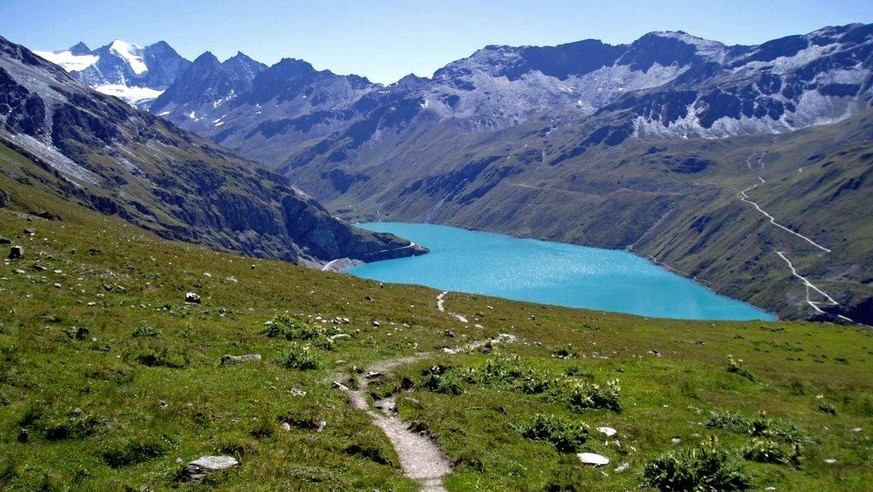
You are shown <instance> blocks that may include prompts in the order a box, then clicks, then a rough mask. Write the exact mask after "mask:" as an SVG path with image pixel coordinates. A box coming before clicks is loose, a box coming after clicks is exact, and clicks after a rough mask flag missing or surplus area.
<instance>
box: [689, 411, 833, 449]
mask: <svg viewBox="0 0 873 492" xmlns="http://www.w3.org/2000/svg"><path fill="white" fill-rule="evenodd" d="M706 427H708V428H710V429H725V430H729V431H731V432H736V433H738V434H746V435H748V436H751V437H764V438H769V439H776V440H779V441H783V442H788V443H795V442H797V443H813V442H815V441H816V440H815V438H813V437H812V436H810V435H809V434H807V433H806V432H804V431H803V430H802V429H800V428H799V427H797V426H796V425H794V424H793V423H791V422H789V421H787V420H782V419H772V418H769V417H766V416H765V415H764V414H761V415H759V416H758V417H756V418H753V419H750V418H748V417H744V416H742V415H736V414H732V413H729V412H724V413H719V412H712V413H711V415H710V417H709V420H708V421H707V422H706Z"/></svg>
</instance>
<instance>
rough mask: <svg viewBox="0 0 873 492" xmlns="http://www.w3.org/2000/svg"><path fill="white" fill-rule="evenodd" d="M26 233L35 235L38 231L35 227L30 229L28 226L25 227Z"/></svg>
mask: <svg viewBox="0 0 873 492" xmlns="http://www.w3.org/2000/svg"><path fill="white" fill-rule="evenodd" d="M24 233H25V234H27V235H28V236H33V235H34V234H36V231H35V230H33V229H30V228H27V229H24Z"/></svg>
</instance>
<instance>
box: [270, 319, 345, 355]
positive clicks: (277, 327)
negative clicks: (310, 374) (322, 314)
mask: <svg viewBox="0 0 873 492" xmlns="http://www.w3.org/2000/svg"><path fill="white" fill-rule="evenodd" d="M265 325H266V328H265V329H264V334H265V335H266V336H267V337H268V338H284V339H285V340H291V341H293V340H301V341H305V342H308V343H310V344H311V345H312V346H314V347H315V348H319V349H326V350H330V349H332V348H333V343H334V342H333V339H332V338H331V335H336V334H337V333H339V331H338V330H336V329H335V328H334V327H328V326H320V325H318V324H315V323H309V322H306V321H301V320H299V319H296V318H292V317H290V316H288V315H285V314H279V315H276V316H275V317H274V318H273V319H272V320H271V321H267V322H266V323H265Z"/></svg>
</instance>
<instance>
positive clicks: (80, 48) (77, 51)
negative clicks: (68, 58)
mask: <svg viewBox="0 0 873 492" xmlns="http://www.w3.org/2000/svg"><path fill="white" fill-rule="evenodd" d="M70 53H72V54H74V55H77V56H81V55H90V54H91V48H89V47H88V45H87V44H85V43H84V42H82V41H79V42H78V43H76V44H74V45H73V46H71V47H70Z"/></svg>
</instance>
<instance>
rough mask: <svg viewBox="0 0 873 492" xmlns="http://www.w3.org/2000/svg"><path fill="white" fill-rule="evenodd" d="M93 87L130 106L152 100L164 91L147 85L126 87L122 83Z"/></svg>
mask: <svg viewBox="0 0 873 492" xmlns="http://www.w3.org/2000/svg"><path fill="white" fill-rule="evenodd" d="M94 89H95V90H96V91H98V92H102V93H103V94H106V95H107V96H115V97H117V98H119V99H121V100H123V101H124V102H126V103H128V104H130V105H131V106H137V105H139V104H142V103H145V102H148V101H152V100H154V99H155V98H157V97H158V96H160V95H161V94H163V92H164V91H159V90H156V89H150V88H148V87H128V86H126V85H123V84H106V85H98V86H96V87H94Z"/></svg>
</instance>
